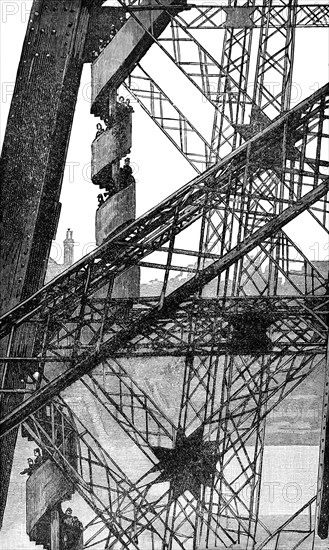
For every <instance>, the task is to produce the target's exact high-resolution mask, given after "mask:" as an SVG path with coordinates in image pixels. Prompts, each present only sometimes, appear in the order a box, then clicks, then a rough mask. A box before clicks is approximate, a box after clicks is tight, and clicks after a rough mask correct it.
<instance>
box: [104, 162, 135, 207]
mask: <svg viewBox="0 0 329 550" xmlns="http://www.w3.org/2000/svg"><path fill="white" fill-rule="evenodd" d="M134 182H135V178H134V176H133V170H132V167H131V166H130V158H128V157H127V158H125V160H124V165H123V166H122V167H121V168H120V170H119V174H118V181H117V184H116V185H115V182H114V181H112V182H111V183H112V186H113V187H114V188H115V190H116V191H121V190H122V189H124V188H125V187H128V185H130V184H131V183H134ZM108 187H109V188H108V191H106V193H99V195H97V199H98V206H102V204H104V202H105V200H106V199H107V198H108V197H110V196H111V195H112V194H113V193H112V189H110V187H111V186H108Z"/></svg>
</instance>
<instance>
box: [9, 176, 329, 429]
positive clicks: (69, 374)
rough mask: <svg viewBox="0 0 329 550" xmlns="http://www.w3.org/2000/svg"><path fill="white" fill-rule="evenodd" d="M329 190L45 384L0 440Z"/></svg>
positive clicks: (309, 197)
mask: <svg viewBox="0 0 329 550" xmlns="http://www.w3.org/2000/svg"><path fill="white" fill-rule="evenodd" d="M328 190H329V178H327V179H326V180H325V181H324V182H323V183H321V184H320V185H319V186H318V187H317V188H316V189H314V190H313V191H310V192H309V193H307V194H306V195H305V196H303V197H302V198H301V199H300V200H299V201H297V202H296V203H295V204H294V205H292V206H290V207H289V208H287V209H286V210H284V211H283V212H282V213H281V214H279V215H278V216H277V217H276V218H274V219H272V220H271V221H269V222H268V223H266V224H265V225H264V226H263V227H262V228H261V229H259V230H258V231H256V232H255V233H254V234H253V235H251V236H249V237H247V238H246V239H245V240H244V241H243V242H241V243H240V244H238V245H237V246H235V247H234V248H232V250H231V251H230V252H228V253H227V254H225V255H224V256H223V257H222V258H221V259H220V260H217V261H215V262H214V263H213V264H211V265H210V266H208V267H206V268H204V269H203V270H201V271H200V272H199V273H198V274H197V275H195V277H193V278H192V279H190V280H188V281H187V282H186V283H184V284H183V285H182V286H181V287H179V288H178V289H177V290H175V291H174V292H172V293H171V294H169V295H168V296H167V297H166V298H164V301H163V307H162V308H161V309H159V308H158V307H154V308H152V309H151V310H150V311H149V312H148V313H147V314H146V315H145V316H143V317H141V318H140V319H139V320H138V322H134V323H131V325H130V326H129V327H128V328H127V329H123V330H121V331H120V332H119V333H117V334H116V335H115V336H114V337H113V338H112V339H111V340H110V341H109V342H106V343H104V344H103V345H102V346H101V347H100V349H99V351H98V352H96V353H93V354H92V355H87V354H86V355H85V357H84V358H83V357H82V358H81V359H80V360H79V361H78V362H77V363H76V364H75V365H73V366H72V368H70V369H68V370H67V371H65V372H64V373H62V374H61V375H59V376H58V377H56V378H55V379H54V380H52V381H51V382H49V383H48V384H46V385H45V386H44V387H42V388H41V389H40V390H37V391H36V392H35V393H34V394H33V395H32V396H31V397H29V398H28V399H26V401H24V403H22V404H21V405H20V406H18V407H16V408H15V409H14V410H13V411H12V412H11V413H10V414H8V415H7V416H6V417H5V418H3V419H2V420H1V421H0V436H3V435H5V434H6V433H8V432H9V431H10V430H12V429H13V428H14V427H16V426H18V425H19V424H20V423H21V422H23V421H24V420H25V419H26V418H27V417H28V416H29V415H30V414H32V413H34V412H36V411H37V410H38V409H39V408H41V407H42V406H43V405H45V404H46V403H47V402H48V401H49V400H51V399H53V398H54V397H55V396H56V395H58V394H59V393H60V392H61V391H63V390H64V389H65V388H67V387H68V386H70V385H71V384H73V383H74V382H76V381H77V380H79V379H80V378H81V377H82V376H84V375H85V374H87V373H89V372H90V371H91V370H92V369H93V368H94V367H95V366H96V365H97V364H99V363H100V362H101V361H102V360H105V359H106V358H108V357H109V356H111V354H112V353H114V352H115V351H116V350H117V349H119V348H120V347H122V346H123V345H125V344H126V343H127V342H128V341H129V340H131V339H132V338H135V337H136V336H137V335H138V334H139V333H140V326H141V324H142V325H143V332H144V333H145V332H150V331H151V330H152V328H153V325H154V324H156V322H157V320H158V318H159V317H160V316H162V317H163V316H164V315H167V316H168V317H170V316H171V315H173V313H174V312H175V310H176V309H177V307H178V306H179V304H180V303H181V302H183V301H184V300H185V299H187V298H188V297H189V296H191V295H192V294H194V293H195V292H197V291H198V290H199V289H200V288H201V287H203V286H204V285H206V284H207V283H209V282H210V281H211V280H212V279H213V278H215V277H217V276H218V275H219V274H220V273H222V272H223V271H225V270H226V269H228V268H229V267H230V266H231V265H233V264H234V262H236V261H237V260H238V259H240V258H242V257H243V256H244V255H245V254H247V253H248V252H251V250H253V249H254V248H255V247H256V246H257V245H259V244H260V243H261V242H262V241H264V239H266V238H267V237H269V236H271V235H273V234H275V233H276V232H277V231H279V230H280V229H281V228H282V227H283V226H284V225H286V224H287V223H289V222H290V221H292V220H293V219H295V218H296V217H297V216H298V215H299V214H301V213H302V212H304V211H305V210H306V209H307V208H308V207H309V206H310V205H312V204H314V203H315V202H316V201H317V200H319V199H320V198H321V197H323V196H324V195H325V194H326V193H327V192H328Z"/></svg>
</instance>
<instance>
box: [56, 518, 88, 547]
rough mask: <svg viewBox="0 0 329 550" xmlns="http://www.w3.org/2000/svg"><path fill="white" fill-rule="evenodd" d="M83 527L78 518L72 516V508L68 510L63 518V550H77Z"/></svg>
mask: <svg viewBox="0 0 329 550" xmlns="http://www.w3.org/2000/svg"><path fill="white" fill-rule="evenodd" d="M82 531H83V525H82V523H81V521H79V519H78V518H77V516H73V515H72V508H67V510H65V513H64V514H63V516H62V518H61V538H62V543H63V550H75V548H76V544H77V542H78V541H79V539H80V537H81V533H82Z"/></svg>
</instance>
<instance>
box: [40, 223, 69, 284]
mask: <svg viewBox="0 0 329 550" xmlns="http://www.w3.org/2000/svg"><path fill="white" fill-rule="evenodd" d="M63 251H64V252H63V255H64V257H63V263H62V264H58V263H57V262H56V261H55V260H53V258H49V261H48V266H47V273H46V278H45V283H49V281H51V280H52V279H53V278H54V277H57V275H59V274H60V273H62V272H63V271H65V269H67V268H68V267H70V265H72V264H73V263H74V239H73V231H72V230H71V229H70V228H68V230H67V231H66V238H65V239H64V241H63Z"/></svg>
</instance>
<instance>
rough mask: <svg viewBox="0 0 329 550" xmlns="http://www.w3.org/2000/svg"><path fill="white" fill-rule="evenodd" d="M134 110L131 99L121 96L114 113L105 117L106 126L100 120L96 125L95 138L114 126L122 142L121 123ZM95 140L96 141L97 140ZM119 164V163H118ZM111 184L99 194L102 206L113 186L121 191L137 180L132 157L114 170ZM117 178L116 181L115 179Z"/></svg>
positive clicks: (115, 134) (99, 204)
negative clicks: (132, 165) (134, 175)
mask: <svg viewBox="0 0 329 550" xmlns="http://www.w3.org/2000/svg"><path fill="white" fill-rule="evenodd" d="M132 112H134V110H133V108H132V106H131V105H130V99H129V98H127V99H125V98H124V97H123V96H120V97H119V98H118V99H117V101H116V105H115V109H114V110H113V114H110V116H109V117H108V118H105V119H104V122H105V126H106V128H105V129H104V128H103V126H102V124H101V123H100V122H99V123H98V124H97V125H96V130H97V131H96V136H95V140H96V139H98V138H99V137H100V136H101V135H102V134H103V133H104V132H106V131H107V130H110V129H111V128H113V131H114V136H115V139H117V141H118V142H120V132H121V130H122V127H121V124H125V118H126V117H127V115H128V114H129V113H132ZM95 140H94V141H95ZM116 164H118V165H119V163H116ZM110 180H111V181H109V184H108V186H107V188H106V192H105V193H104V194H102V193H100V194H99V195H98V196H97V199H98V206H101V205H102V204H103V203H104V202H105V200H106V199H107V198H108V197H109V196H110V195H111V194H112V191H113V188H114V189H115V190H116V191H121V190H122V189H124V188H125V187H127V186H128V185H130V184H131V183H134V182H135V179H134V177H133V170H132V167H131V166H130V158H128V157H127V158H125V160H124V165H123V166H122V167H120V168H119V166H117V168H116V169H115V172H114V171H113V172H112V178H110ZM114 180H115V181H114Z"/></svg>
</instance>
